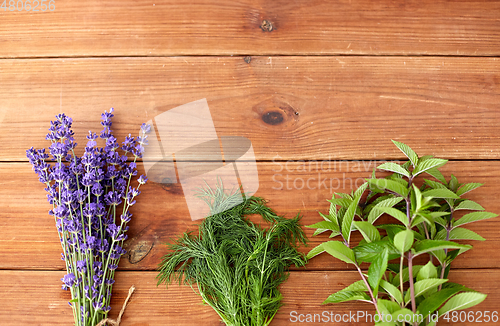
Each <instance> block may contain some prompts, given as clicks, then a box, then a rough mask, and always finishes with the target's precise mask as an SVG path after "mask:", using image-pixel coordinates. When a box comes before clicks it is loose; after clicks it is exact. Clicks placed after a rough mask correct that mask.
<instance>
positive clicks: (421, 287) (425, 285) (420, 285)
mask: <svg viewBox="0 0 500 326" xmlns="http://www.w3.org/2000/svg"><path fill="white" fill-rule="evenodd" d="M446 282H448V280H447V279H441V278H428V279H425V280H421V281H417V282H416V283H415V284H414V285H413V286H414V289H415V298H417V297H418V296H421V295H423V294H424V293H426V292H427V291H429V290H431V289H435V288H437V287H438V286H439V285H441V284H443V283H446ZM405 302H406V304H408V303H409V302H410V291H408V292H406V295H405Z"/></svg>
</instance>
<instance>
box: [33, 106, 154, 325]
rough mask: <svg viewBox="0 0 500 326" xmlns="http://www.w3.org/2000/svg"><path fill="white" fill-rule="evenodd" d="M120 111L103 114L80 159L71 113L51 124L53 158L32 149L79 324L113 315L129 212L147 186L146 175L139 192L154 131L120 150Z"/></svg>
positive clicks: (65, 286) (145, 129) (128, 141)
mask: <svg viewBox="0 0 500 326" xmlns="http://www.w3.org/2000/svg"><path fill="white" fill-rule="evenodd" d="M112 113H113V109H111V110H110V111H109V113H108V112H107V111H105V112H104V113H103V114H102V115H101V117H102V122H101V124H102V126H103V127H104V128H103V130H102V131H101V133H100V135H97V134H96V133H92V132H91V131H89V134H88V135H87V139H88V142H87V145H86V146H85V152H84V153H83V155H82V156H81V157H78V156H77V155H76V154H75V147H76V145H77V144H76V143H75V141H74V138H73V135H74V133H73V131H72V130H71V125H72V122H73V120H72V119H71V118H70V117H67V116H66V115H65V114H59V115H57V116H56V120H55V121H52V122H51V125H50V128H49V133H48V134H47V137H46V139H47V140H49V141H50V142H51V143H52V144H51V145H50V147H49V150H48V151H49V153H50V155H49V154H47V153H46V150H45V149H38V150H37V149H34V148H33V147H31V148H30V149H28V150H27V151H26V156H27V157H28V159H29V161H30V163H31V165H32V166H33V169H34V171H35V172H36V173H37V174H38V177H39V180H40V182H42V183H44V184H45V186H46V188H45V191H47V193H48V194H47V198H48V201H49V203H50V204H52V209H51V210H50V211H49V214H50V215H53V216H54V218H55V222H56V227H57V231H58V235H59V239H60V241H61V245H62V249H63V253H62V260H64V262H65V264H66V271H67V274H66V275H65V276H64V277H63V278H62V279H61V280H62V282H63V285H62V288H63V290H70V291H71V301H69V305H70V306H71V307H72V309H73V315H74V319H75V325H77V326H89V325H90V326H93V325H96V324H97V323H98V322H99V321H100V320H102V319H104V318H106V317H107V314H108V312H109V311H110V310H111V307H110V299H111V289H112V286H113V283H114V282H115V281H114V274H115V270H116V269H117V267H118V262H119V261H120V257H121V256H122V255H123V254H125V252H126V251H125V250H124V249H123V242H124V241H125V240H126V239H127V235H126V232H127V230H128V226H127V223H128V222H129V221H130V219H131V217H132V214H131V213H130V212H129V210H130V207H131V206H133V205H134V204H135V202H136V197H137V196H138V195H139V194H140V191H139V188H140V186H141V185H143V184H145V183H146V181H147V178H146V177H145V176H144V175H141V176H140V177H139V178H137V183H138V185H137V187H133V186H132V177H134V176H136V175H137V165H136V160H137V159H138V158H141V157H142V153H143V151H144V146H145V145H147V136H146V133H148V132H149V130H150V126H148V125H146V124H143V125H142V126H141V134H140V136H138V137H136V138H135V137H132V136H131V135H130V134H129V136H128V137H126V138H125V140H124V141H123V142H122V143H121V145H120V144H119V143H118V142H117V140H116V138H115V137H113V135H112V130H111V129H110V127H111V118H112V117H113V114H112ZM99 137H100V138H102V139H103V140H104V141H105V146H104V147H102V148H99V147H97V141H96V140H97V139H98V138H99ZM129 156H133V161H131V162H129Z"/></svg>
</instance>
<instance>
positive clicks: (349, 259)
mask: <svg viewBox="0 0 500 326" xmlns="http://www.w3.org/2000/svg"><path fill="white" fill-rule="evenodd" d="M322 248H323V249H324V251H326V252H327V253H329V254H330V255H332V256H333V257H335V258H337V259H339V260H342V261H343V262H346V263H348V264H355V261H356V258H355V257H354V251H352V249H350V248H348V247H346V245H345V244H343V243H342V242H340V241H327V242H324V243H323V247H322ZM313 250H314V249H313ZM308 257H309V254H308Z"/></svg>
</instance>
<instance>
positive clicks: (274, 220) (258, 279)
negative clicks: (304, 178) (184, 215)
mask: <svg viewBox="0 0 500 326" xmlns="http://www.w3.org/2000/svg"><path fill="white" fill-rule="evenodd" d="M200 197H201V198H202V199H204V200H205V202H206V203H207V204H208V205H209V206H210V209H211V212H218V213H214V214H213V215H211V216H209V217H207V218H206V219H204V220H203V222H202V223H201V224H200V226H199V233H198V235H193V234H192V233H184V234H183V236H181V237H179V238H178V239H177V240H175V242H174V243H172V244H167V246H168V249H169V250H170V253H168V254H167V255H165V256H164V257H163V258H162V262H161V263H160V265H159V274H158V276H157V279H158V285H159V284H161V283H165V284H166V285H167V286H168V284H170V283H172V282H174V281H178V282H179V284H182V283H184V284H187V285H190V286H191V288H192V289H193V290H194V291H195V292H196V293H198V294H199V295H200V296H201V297H202V299H203V302H204V303H206V304H208V305H209V306H210V307H212V308H213V309H214V310H215V311H216V312H217V314H218V315H219V316H220V318H221V319H222V321H223V322H224V323H225V324H226V325H228V326H262V325H269V324H270V323H271V321H272V319H273V317H274V316H275V314H276V312H277V311H278V309H279V308H280V307H281V306H282V303H281V299H282V295H281V293H280V291H279V289H278V287H279V285H280V284H281V283H282V282H283V281H285V280H286V279H287V278H288V275H289V273H288V267H289V266H290V265H292V264H294V265H295V266H297V267H300V266H304V265H305V264H306V258H305V256H304V255H303V254H302V253H300V252H298V251H297V246H298V245H299V244H300V243H303V244H305V243H306V241H307V240H306V237H305V234H304V232H303V230H302V229H301V226H300V223H299V222H300V216H299V215H297V216H295V218H292V219H287V218H284V217H283V216H278V215H276V213H275V212H274V211H273V210H272V209H270V208H269V207H267V206H266V202H265V200H264V199H262V198H259V197H245V196H244V197H243V201H242V202H241V203H239V204H237V205H235V206H231V205H232V204H234V203H235V202H237V200H238V201H241V195H240V194H239V192H234V193H230V194H225V193H224V191H223V188H221V187H220V185H219V186H218V187H217V189H215V190H212V189H210V188H205V189H202V193H201V194H200ZM221 207H225V208H227V207H229V208H228V209H226V210H224V211H220V208H221ZM252 214H258V215H260V216H261V217H262V218H263V220H264V221H266V222H268V223H269V227H268V228H267V229H266V228H262V227H261V226H260V225H256V224H254V223H252V222H251V221H250V220H249V219H248V216H249V215H252Z"/></svg>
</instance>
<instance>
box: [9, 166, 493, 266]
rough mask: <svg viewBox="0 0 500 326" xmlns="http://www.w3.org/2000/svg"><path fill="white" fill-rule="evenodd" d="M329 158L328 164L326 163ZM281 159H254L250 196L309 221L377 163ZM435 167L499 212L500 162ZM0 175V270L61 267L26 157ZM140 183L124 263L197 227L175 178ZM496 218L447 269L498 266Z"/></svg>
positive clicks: (326, 262)
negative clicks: (255, 178)
mask: <svg viewBox="0 0 500 326" xmlns="http://www.w3.org/2000/svg"><path fill="white" fill-rule="evenodd" d="M328 163H331V164H330V167H329V164H328ZM280 164H282V165H281V166H280V165H279V164H278V162H274V163H263V162H261V163H258V171H259V190H258V191H257V193H256V195H258V196H262V197H264V198H266V199H268V200H269V205H270V206H271V207H272V208H274V209H275V210H276V211H277V212H278V213H279V214H285V215H286V216H288V217H291V216H294V215H295V214H297V213H298V212H300V213H301V214H302V215H303V220H302V222H303V225H310V224H313V223H316V222H319V221H320V220H321V217H320V216H319V215H318V211H322V212H325V213H326V212H327V211H328V207H329V203H328V202H327V201H326V200H327V199H329V198H331V196H332V193H333V192H339V191H340V192H350V191H351V189H353V188H354V187H355V185H356V183H357V184H358V185H360V184H361V183H362V182H363V178H367V177H369V176H370V175H371V171H372V169H373V168H374V167H375V166H376V165H378V162H325V164H324V165H323V170H322V167H321V164H318V166H316V163H315V162H304V163H302V162H293V163H292V162H289V163H288V164H286V163H284V162H281V163H280ZM140 167H141V166H140ZM281 168H283V170H281ZM442 171H443V173H444V174H445V175H446V176H447V178H449V176H450V174H451V173H453V174H454V175H455V176H457V178H458V179H459V181H460V182H463V183H465V182H481V183H484V184H485V185H484V186H483V187H481V188H479V189H477V190H474V191H472V192H470V193H468V194H467V195H466V196H465V197H466V198H469V199H471V200H475V201H477V202H479V203H480V204H481V205H483V206H484V208H485V209H486V210H487V211H490V212H495V213H498V212H500V203H499V202H498V200H496V198H497V197H498V189H497V187H496V185H498V184H499V183H500V162H498V161H486V162H466V161H462V162H449V163H448V164H447V165H446V166H445V167H443V168H442ZM242 172H244V171H240V173H242ZM140 173H141V172H140ZM0 175H2V181H1V182H0V183H1V185H2V187H0V207H2V210H0V269H62V268H64V264H63V262H62V261H61V260H60V252H61V248H60V244H59V241H58V237H57V233H56V230H55V226H54V219H53V217H50V216H49V215H48V214H47V211H48V210H49V209H50V205H49V204H48V203H47V202H46V200H45V192H44V191H43V185H42V184H40V183H39V182H38V180H37V177H36V175H35V174H34V172H32V171H31V168H30V166H29V165H28V164H27V163H11V164H6V163H3V164H0ZM286 179H288V185H287V181H286ZM307 180H309V186H307V182H308V181H307ZM330 180H331V182H330ZM344 181H345V184H344ZM318 188H319V189H318ZM141 190H142V194H141V195H140V198H139V199H138V201H137V204H136V205H135V206H134V207H133V211H132V212H133V213H134V217H133V219H132V221H131V224H130V231H129V236H130V238H129V240H127V243H128V248H127V249H128V250H129V251H130V256H125V257H123V258H122V260H121V262H120V267H121V268H123V269H132V270H137V269H139V270H153V269H155V268H156V266H157V264H158V262H159V261H160V258H161V257H162V256H163V255H164V254H165V253H166V247H165V246H164V245H163V243H165V242H167V241H170V239H171V238H174V237H177V236H178V235H180V234H182V233H183V232H185V231H186V230H196V223H195V222H193V221H192V220H191V218H190V215H189V211H188V207H187V204H186V199H185V196H184V193H183V190H182V187H181V185H180V184H159V183H153V182H151V183H148V184H147V185H146V186H144V187H143V188H141ZM388 221H389V220H387V222H388ZM499 225H500V218H494V219H490V220H486V221H482V222H478V223H474V224H470V226H469V227H470V229H472V230H474V231H476V232H477V233H479V234H481V235H482V236H483V237H484V238H486V239H487V241H484V242H480V241H474V242H472V241H471V243H472V244H473V245H474V249H473V250H470V251H469V252H467V253H465V254H464V255H463V256H461V257H459V258H458V259H457V260H456V261H455V262H454V263H453V268H500V260H498V259H492V257H496V256H497V253H498V252H499V251H500V235H499V232H498V228H499ZM312 233H313V230H312V229H309V228H307V229H306V234H307V236H308V237H309V239H310V247H309V248H302V249H301V250H302V251H304V252H307V251H308V250H309V249H311V248H312V247H314V246H316V245H318V244H319V243H320V242H323V241H326V240H327V239H328V238H327V235H326V234H324V235H320V236H317V237H312ZM356 239H357V238H356ZM357 240H359V239H357ZM33 257H37V259H36V260H35V259H33ZM347 268H349V267H348V265H347V264H345V263H343V262H340V261H338V260H336V259H333V258H332V257H330V256H328V255H326V254H325V255H321V256H318V257H317V258H315V259H313V260H311V262H310V263H309V264H308V267H307V269H308V270H345V269H347Z"/></svg>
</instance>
